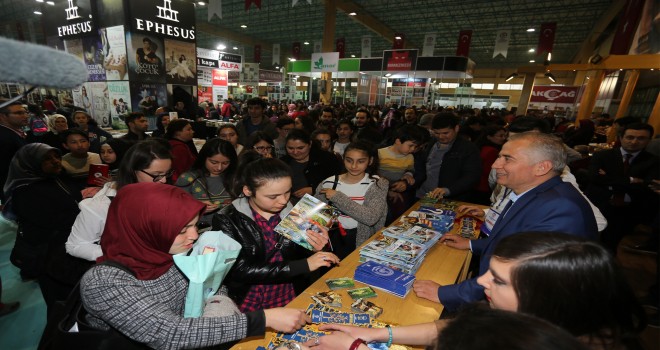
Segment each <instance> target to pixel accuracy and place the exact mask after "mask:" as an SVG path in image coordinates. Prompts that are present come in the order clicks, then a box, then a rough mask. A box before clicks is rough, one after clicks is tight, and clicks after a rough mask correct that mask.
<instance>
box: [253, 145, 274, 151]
mask: <svg viewBox="0 0 660 350" xmlns="http://www.w3.org/2000/svg"><path fill="white" fill-rule="evenodd" d="M254 149H256V150H257V151H259V152H263V151H270V150H271V149H273V146H259V147H256V146H255V147H254Z"/></svg>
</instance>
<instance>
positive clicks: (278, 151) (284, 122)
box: [273, 117, 295, 158]
mask: <svg viewBox="0 0 660 350" xmlns="http://www.w3.org/2000/svg"><path fill="white" fill-rule="evenodd" d="M294 125H295V122H294V120H293V119H291V118H289V117H285V118H280V119H278V120H277V122H276V123H275V130H277V134H278V137H277V138H276V139H275V140H273V142H274V143H275V157H277V158H281V157H284V156H285V155H286V147H285V146H286V135H289V131H291V130H292V129H293V127H294Z"/></svg>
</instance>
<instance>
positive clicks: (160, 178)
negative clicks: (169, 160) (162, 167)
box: [140, 169, 174, 182]
mask: <svg viewBox="0 0 660 350" xmlns="http://www.w3.org/2000/svg"><path fill="white" fill-rule="evenodd" d="M140 172H141V173H144V174H147V175H149V177H151V178H152V179H153V181H154V182H158V181H160V180H162V179H164V178H169V177H171V176H172V174H174V170H172V169H170V170H169V171H168V172H166V173H165V174H158V175H154V174H149V173H148V172H146V171H144V170H140Z"/></svg>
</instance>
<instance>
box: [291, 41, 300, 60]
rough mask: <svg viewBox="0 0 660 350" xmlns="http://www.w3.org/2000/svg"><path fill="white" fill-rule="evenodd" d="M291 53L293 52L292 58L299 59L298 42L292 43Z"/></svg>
mask: <svg viewBox="0 0 660 350" xmlns="http://www.w3.org/2000/svg"><path fill="white" fill-rule="evenodd" d="M291 51H293V58H295V59H297V60H299V59H300V41H298V42H295V43H293V47H292V48H291Z"/></svg>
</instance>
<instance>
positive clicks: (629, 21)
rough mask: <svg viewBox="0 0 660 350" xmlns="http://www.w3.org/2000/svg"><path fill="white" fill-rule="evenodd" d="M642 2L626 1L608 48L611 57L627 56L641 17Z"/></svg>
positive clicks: (640, 0)
mask: <svg viewBox="0 0 660 350" xmlns="http://www.w3.org/2000/svg"><path fill="white" fill-rule="evenodd" d="M644 2H645V1H644V0H626V5H625V6H624V8H623V10H622V12H623V13H622V14H621V15H620V17H619V22H618V23H617V26H616V32H615V33H614V40H612V46H611V47H610V54H611V55H627V54H628V50H629V49H630V44H631V43H632V39H633V35H634V34H635V30H636V29H637V24H638V23H639V19H640V17H641V16H642V12H643V11H640V9H641V8H642V6H644Z"/></svg>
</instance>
